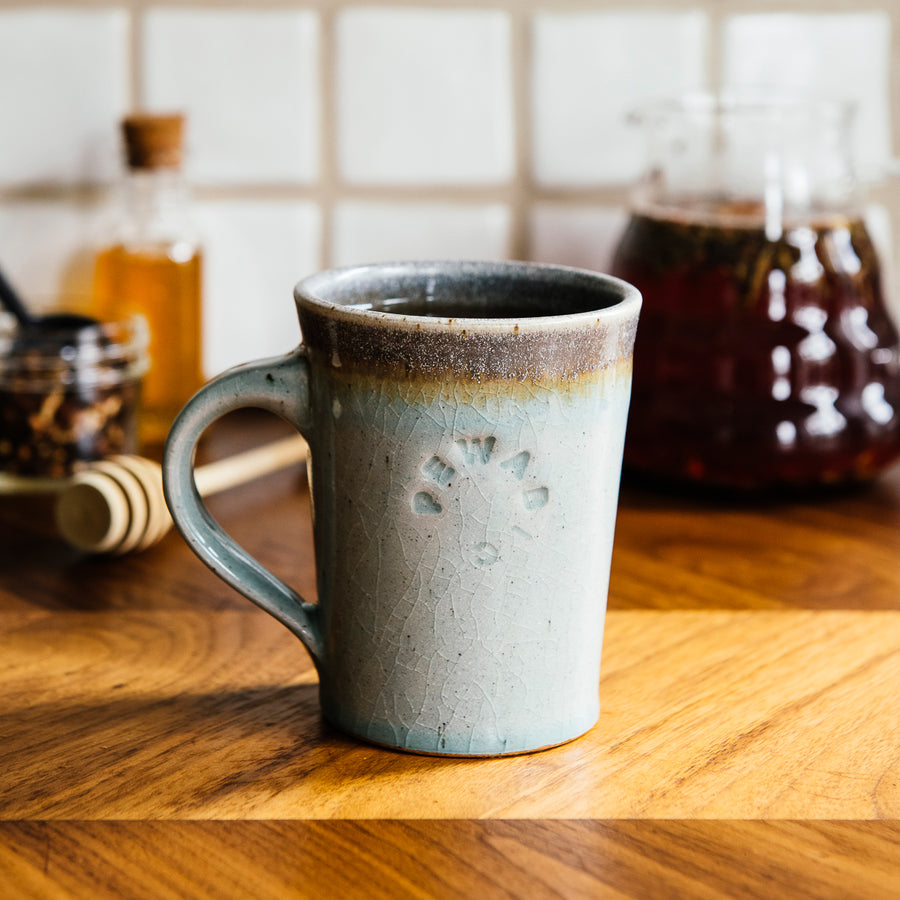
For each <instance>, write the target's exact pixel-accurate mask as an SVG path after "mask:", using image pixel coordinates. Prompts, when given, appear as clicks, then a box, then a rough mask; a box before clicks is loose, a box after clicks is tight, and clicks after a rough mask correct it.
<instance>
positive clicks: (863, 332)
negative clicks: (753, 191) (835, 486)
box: [613, 212, 900, 489]
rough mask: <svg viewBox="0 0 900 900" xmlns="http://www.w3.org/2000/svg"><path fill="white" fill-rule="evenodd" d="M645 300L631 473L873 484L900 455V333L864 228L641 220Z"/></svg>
mask: <svg viewBox="0 0 900 900" xmlns="http://www.w3.org/2000/svg"><path fill="white" fill-rule="evenodd" d="M613 271H614V273H615V274H617V275H619V276H620V277H622V278H624V279H626V280H627V281H630V282H632V283H633V284H634V285H635V286H636V287H637V288H638V289H639V290H640V291H641V292H642V293H643V297H644V303H643V308H642V310H641V320H640V325H639V327H638V335H637V342H636V346H635V358H634V388H633V394H632V404H631V412H630V417H629V424H628V437H627V439H626V450H625V462H626V466H627V467H628V468H629V469H630V470H631V471H633V472H634V471H638V472H643V473H647V474H649V475H652V476H657V477H662V478H664V479H666V480H687V481H691V482H701V483H708V484H711V485H718V486H724V487H729V488H748V489H757V488H763V487H768V488H772V487H777V486H784V485H788V486H812V485H821V484H825V483H835V482H844V481H853V480H858V479H864V478H867V477H870V476H872V475H875V474H877V473H878V472H879V471H880V470H881V469H883V468H884V467H885V466H886V465H887V464H888V463H890V462H891V461H893V460H894V459H895V458H896V457H897V456H898V455H900V371H898V334H897V330H896V327H895V325H894V323H893V321H892V319H891V318H890V316H889V314H888V312H887V309H886V305H885V298H884V296H883V294H882V283H881V276H880V270H879V265H878V260H877V258H876V253H875V250H874V247H873V245H872V242H871V239H870V237H869V234H868V232H867V231H866V227H865V225H864V223H863V222H862V221H861V220H860V219H858V218H840V217H832V218H831V219H828V220H822V221H821V222H816V223H808V224H802V225H797V226H796V227H784V228H783V229H780V228H778V227H776V229H775V234H772V229H771V228H770V230H769V233H768V234H767V233H766V230H765V228H764V225H763V223H762V222H761V221H760V220H758V219H757V220H753V219H752V218H751V219H748V218H746V217H733V216H732V217H730V218H729V217H725V216H718V217H717V216H715V215H703V216H701V215H695V216H692V215H691V213H690V212H688V213H684V212H682V213H680V214H671V215H663V214H660V215H656V214H637V215H635V216H633V217H632V219H631V222H630V224H629V226H628V228H627V230H626V233H625V235H624V237H623V239H622V241H621V243H620V246H619V249H618V252H617V255H616V258H615V260H614V264H613Z"/></svg>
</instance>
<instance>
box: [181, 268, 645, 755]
mask: <svg viewBox="0 0 900 900" xmlns="http://www.w3.org/2000/svg"><path fill="white" fill-rule="evenodd" d="M295 296H296V300H297V305H298V311H299V316H300V324H301V330H302V333H303V345H302V346H301V348H300V350H299V351H298V352H297V354H295V355H294V356H293V357H291V363H290V366H291V369H290V371H291V372H292V373H293V374H294V375H295V376H296V377H295V378H293V379H291V378H289V379H287V380H284V379H283V378H280V377H278V375H277V372H278V371H281V370H282V369H283V367H284V364H283V363H282V364H280V368H279V366H273V365H271V361H270V364H269V365H268V369H269V370H271V371H265V373H264V375H263V377H262V378H260V372H263V371H264V370H266V367H267V364H266V363H265V362H263V363H259V364H253V365H252V366H251V367H248V368H249V369H250V370H252V371H255V376H253V377H254V378H255V381H254V384H255V385H256V387H255V388H252V389H251V388H244V387H242V383H241V382H240V381H238V382H234V383H232V385H231V388H230V392H229V394H228V396H229V397H231V396H237V395H239V394H240V393H241V391H244V393H245V395H246V394H247V393H249V394H253V392H254V391H256V392H257V393H259V391H260V385H265V384H270V385H272V386H273V387H272V388H271V390H272V393H273V395H275V396H278V397H279V399H278V401H277V403H279V404H280V408H279V409H278V411H280V412H281V413H282V414H283V415H285V416H286V418H288V419H290V420H291V421H293V422H294V424H295V425H296V426H297V427H298V428H299V430H300V431H301V432H302V433H303V434H304V435H305V436H306V437H307V440H308V441H309V444H310V475H311V483H312V494H313V508H314V523H313V524H314V532H315V543H316V561H317V575H318V593H319V602H318V604H317V605H315V606H311V605H309V604H304V603H302V601H300V598H295V600H296V602H295V607H296V613H294V612H292V611H291V609H290V606H289V604H288V603H286V602H280V603H279V604H274V605H277V606H278V608H277V609H273V608H270V607H271V606H272V605H273V604H269V606H267V605H266V603H265V602H260V595H261V594H266V592H267V591H269V593H271V590H270V589H269V588H268V587H267V586H265V585H264V584H262V583H257V584H248V582H250V581H253V578H256V580H257V582H259V578H258V577H257V576H256V575H253V576H252V577H249V576H247V574H246V573H245V572H243V571H240V567H237V568H236V567H235V566H234V565H230V564H226V565H224V566H222V565H221V563H220V560H221V557H222V556H223V554H222V552H221V549H219V548H213V550H212V551H210V549H209V548H208V547H204V545H203V541H202V540H201V541H199V542H197V541H196V540H195V541H194V547H195V550H197V552H198V553H199V554H200V555H201V557H203V558H206V560H207V562H208V563H210V565H212V567H213V568H214V569H216V570H217V571H219V573H220V574H222V575H223V577H225V578H226V580H229V581H230V582H231V583H232V584H234V585H235V586H236V587H237V588H238V589H239V590H242V591H243V592H244V593H245V594H247V596H249V597H250V598H251V599H253V600H254V601H255V602H258V603H260V605H262V606H263V607H264V608H269V611H270V612H273V614H275V615H277V616H278V617H279V618H280V619H281V620H282V621H284V622H285V624H287V625H288V627H291V628H292V630H294V631H295V633H297V634H298V635H299V636H300V637H301V638H302V639H303V640H304V641H305V642H306V644H307V646H308V647H309V648H310V651H311V652H312V654H313V656H314V658H315V659H316V663H317V666H318V670H319V675H320V693H321V703H322V709H323V713H324V715H325V717H326V718H327V719H328V720H329V721H331V722H332V723H333V724H334V725H336V726H338V727H339V728H341V729H343V730H346V731H348V732H350V733H352V734H354V735H357V736H359V737H362V738H364V739H366V740H369V741H373V742H376V743H380V744H385V745H388V746H391V747H399V748H402V749H406V750H413V751H417V752H423V753H437V754H449V755H496V754H505V753H521V752H526V751H530V750H535V749H539V748H542V747H546V746H551V745H554V744H558V743H561V742H564V741H567V740H571V739H572V738H575V737H577V736H578V735H580V734H582V733H583V732H585V731H586V730H588V729H589V728H590V727H591V726H592V725H593V724H594V722H595V721H596V720H597V716H598V714H599V698H598V680H599V673H600V657H601V646H602V637H603V623H604V618H605V609H606V595H607V585H608V578H609V567H610V556H611V553H612V544H613V531H614V525H615V517H616V504H617V498H618V487H619V475H620V470H621V459H622V447H623V442H624V435H625V424H626V418H627V413H628V403H629V396H630V384H631V351H632V346H633V342H634V334H635V327H636V324H637V315H638V309H639V306H640V297H639V295H638V294H637V292H636V291H635V290H634V289H632V288H630V287H629V286H628V285H626V284H624V283H623V282H618V281H615V280H614V279H609V278H606V277H604V276H599V275H596V274H592V273H585V272H579V271H577V270H571V269H561V268H553V267H546V266H531V265H525V264H515V263H506V264H504V263H491V264H476V263H415V264H402V265H396V266H379V267H364V268H359V269H353V270H339V271H336V272H326V273H322V274H320V275H317V276H314V277H313V278H311V279H308V280H307V281H305V282H303V283H301V284H300V285H299V286H298V288H297V290H296V292H295ZM385 301H391V302H390V303H387V304H386V303H385ZM380 309H386V310H392V311H389V312H385V311H379V310H380ZM404 310H415V311H416V312H417V313H424V314H416V315H410V314H404ZM432 310H434V311H435V313H437V315H434V314H431V313H432ZM444 313H447V315H444ZM450 313H453V314H452V315H451V314H450ZM260 367H262V368H260ZM273 373H276V374H273ZM247 377H250V376H249V375H248V376H247ZM213 390H214V389H213ZM261 390H262V391H263V392H265V390H267V388H265V387H263V388H261ZM291 392H293V395H295V396H291V397H287V396H285V394H288V393H291ZM223 396H224V395H223ZM297 396H299V397H301V398H302V399H301V401H300V402H295V401H296V397H297ZM257 399H258V398H257ZM195 402H198V401H195ZM199 402H201V403H202V400H201V401H199ZM223 402H224V403H226V405H227V404H228V403H231V402H232V401H231V400H227V401H220V404H219V406H220V407H221V405H222V403H223ZM269 405H270V406H271V407H272V408H275V407H274V405H273V404H269ZM173 430H174V429H173ZM173 512H174V510H173ZM175 518H176V521H178V519H179V515H177V514H176V515H175ZM186 518H187V520H188V527H187V528H183V529H182V530H183V531H185V532H186V536H189V535H190V534H191V533H192V531H196V530H197V529H195V528H193V527H192V524H193V520H192V519H191V517H190V515H188V516H187V517H186ZM179 527H181V526H179ZM200 530H202V526H201V529H200ZM189 539H190V537H189ZM222 568H224V569H225V570H226V571H225V572H223V571H222ZM266 574H267V573H266ZM268 577H269V578H270V579H271V576H268ZM273 580H274V579H273Z"/></svg>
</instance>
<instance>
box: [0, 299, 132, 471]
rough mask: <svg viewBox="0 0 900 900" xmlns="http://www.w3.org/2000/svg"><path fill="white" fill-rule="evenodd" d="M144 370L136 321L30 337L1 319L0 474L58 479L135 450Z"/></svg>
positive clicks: (10, 320)
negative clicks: (88, 463) (102, 460)
mask: <svg viewBox="0 0 900 900" xmlns="http://www.w3.org/2000/svg"><path fill="white" fill-rule="evenodd" d="M146 368H147V328H146V324H145V322H144V320H143V319H142V318H140V317H133V318H130V319H127V320H123V321H121V322H109V323H101V324H98V325H96V326H91V327H87V328H80V329H77V330H71V331H55V330H43V329H42V330H39V331H35V332H34V333H28V332H23V331H22V330H21V329H19V328H18V327H17V326H16V323H15V320H14V319H13V318H12V317H11V316H0V472H2V473H4V474H5V475H7V476H13V477H17V478H40V479H46V478H51V479H52V478H62V477H65V476H67V475H70V474H72V472H73V471H75V470H76V469H77V468H78V467H79V465H80V464H82V463H86V462H91V461H93V460H97V459H102V458H104V457H106V456H110V455H113V454H116V453H131V452H135V450H136V449H137V423H138V406H139V398H140V386H141V378H142V376H143V374H144V372H145V371H146Z"/></svg>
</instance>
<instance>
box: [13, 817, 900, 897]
mask: <svg viewBox="0 0 900 900" xmlns="http://www.w3.org/2000/svg"><path fill="white" fill-rule="evenodd" d="M898 855H900V828H898V826H897V825H896V824H894V823H884V822H735V821H726V822H684V821H656V822H639V821H625V822H597V821H593V822H592V821H558V820H557V821H552V822H547V821H541V820H531V821H527V822H526V821H488V822H483V821H477V822H473V821H444V822H441V821H423V820H419V821H412V822H404V821H391V822H384V821H381V822H370V821H363V822H352V821H343V822H332V821H329V822H278V821H274V822H273V821H269V822H25V823H0V871H2V872H4V873H5V875H6V877H7V879H9V881H8V882H7V883H9V882H10V881H12V880H14V882H15V884H16V885H18V886H19V887H20V888H21V890H22V894H21V895H20V896H30V897H44V898H47V900H54V898H84V900H106V898H108V900H121V898H123V897H128V898H131V900H182V898H184V897H192V898H216V900H219V898H223V897H242V898H243V897H253V898H269V897H301V898H306V897H309V898H317V900H318V898H321V900H333V898H336V897H341V898H343V897H350V898H353V897H370V898H373V900H397V898H421V900H427V898H447V900H452V898H463V897H464V898H470V897H490V898H510V900H518V898H528V900H543V898H564V900H577V898H598V897H599V898H633V900H648V898H673V900H674V898H678V900H684V898H699V900H705V898H720V897H729V898H736V900H739V898H758V897H778V896H789V897H791V898H793V900H847V898H848V897H866V898H872V900H875V898H879V900H880V898H883V900H893V898H896V896H897V891H896V887H897V883H896V862H895V861H896V859H897V857H898ZM782 888H785V890H784V892H782V890H781V889H782Z"/></svg>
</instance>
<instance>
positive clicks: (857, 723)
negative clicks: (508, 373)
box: [0, 414, 900, 900]
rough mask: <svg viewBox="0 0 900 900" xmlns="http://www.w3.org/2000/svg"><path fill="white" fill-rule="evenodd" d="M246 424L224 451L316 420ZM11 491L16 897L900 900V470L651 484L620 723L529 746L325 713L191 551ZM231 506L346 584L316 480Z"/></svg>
mask: <svg viewBox="0 0 900 900" xmlns="http://www.w3.org/2000/svg"><path fill="white" fill-rule="evenodd" d="M286 433H288V432H287V429H286V426H284V425H283V424H282V423H280V422H278V421H277V420H275V419H273V418H272V417H270V416H264V415H262V414H237V415H234V416H231V417H229V419H228V420H226V421H225V422H223V423H222V424H221V425H220V426H217V427H216V428H215V429H214V430H213V431H212V433H211V434H210V436H209V437H208V438H207V439H206V440H205V442H204V445H203V447H202V448H201V460H214V459H217V458H222V457H224V456H227V455H229V454H230V453H233V452H236V451H237V450H240V449H247V448H248V447H251V446H255V445H258V444H260V443H262V442H265V441H268V440H272V439H274V438H276V437H279V436H282V435H283V434H286ZM50 502H51V501H50V499H49V498H46V497H22V496H15V497H0V897H2V898H4V900H5V898H6V897H7V896H9V897H13V898H18V897H54V898H55V897H135V898H140V897H232V896H234V897H245V896H253V897H282V896H286V897H293V896H299V897H307V896H308V897H326V896H328V897H336V896H340V897H355V896H359V897H470V896H479V897H480V896H484V897H596V896H600V897H607V896H609V897H634V898H647V897H650V898H653V897H695V896H696V897H792V898H793V897H799V898H805V897H810V898H818V897H895V896H898V885H900V826H898V825H897V821H896V820H897V819H898V818H900V689H898V685H900V468H897V467H895V468H894V469H893V470H892V471H891V472H890V473H888V474H887V475H886V476H885V477H884V478H882V479H880V480H879V481H878V482H876V483H874V484H872V485H869V486H866V487H863V488H861V489H858V490H855V491H845V492H841V493H835V494H833V495H831V496H828V497H824V498H815V499H813V498H794V499H785V500H782V501H781V502H775V501H773V500H771V499H769V500H764V499H761V498H760V499H755V500H752V499H742V500H733V499H731V500H729V499H727V498H717V497H700V496H693V495H689V494H684V493H678V492H673V491H664V490H660V489H658V488H651V487H649V486H645V485H639V484H636V483H631V482H630V481H626V484H625V486H624V489H623V494H622V502H621V506H620V512H619V520H618V528H617V538H616V547H615V552H614V557H613V570H612V578H611V586H610V613H609V615H608V618H607V634H606V639H605V643H604V660H603V673H602V678H601V683H600V685H599V691H600V696H601V703H602V713H601V718H600V721H599V722H598V724H597V726H596V727H595V728H594V729H593V730H592V731H591V732H589V734H587V735H586V736H584V737H583V738H580V739H579V740H576V741H574V742H572V743H570V744H568V745H566V746H563V747H560V748H557V749H554V750H551V751H547V752H545V753H539V754H534V755H531V756H523V757H517V758H510V759H498V760H480V761H473V760H452V759H434V758H425V757H416V756H410V755H406V754H402V753H397V752H392V751H386V750H383V749H379V748H375V747H370V746H368V745H365V744H362V743H359V742H357V741H355V740H353V739H351V738H348V737H345V736H344V735H342V734H340V733H338V732H336V731H334V730H333V729H331V728H330V727H329V726H327V725H326V724H325V723H323V722H322V720H321V717H320V715H319V708H318V702H317V686H316V678H315V672H314V670H313V669H312V667H311V665H310V663H309V659H308V657H307V655H306V653H305V651H304V650H303V649H302V647H301V646H300V645H299V643H298V642H297V641H296V639H294V638H293V637H292V636H291V635H290V634H289V633H288V632H287V631H286V630H284V629H283V628H282V627H281V626H279V625H278V624H277V623H275V622H274V621H272V620H270V619H269V618H268V617H266V616H265V615H264V614H263V613H261V612H260V611H258V610H256V609H255V608H254V607H252V606H251V605H250V604H249V603H248V602H247V601H246V600H244V599H242V598H241V597H239V596H237V595H236V594H234V592H233V591H231V590H230V589H229V588H227V587H226V586H225V585H224V584H222V583H221V582H220V581H218V579H216V578H215V577H214V576H213V575H212V574H211V573H209V572H208V571H207V570H206V569H205V568H204V567H203V566H202V564H200V563H199V562H198V561H197V560H196V559H195V558H194V557H193V556H192V554H191V553H190V551H189V550H188V549H187V547H186V546H185V545H184V544H183V542H182V541H181V539H180V537H179V536H178V535H177V534H175V533H172V534H169V535H168V536H167V537H166V538H165V539H164V540H163V541H162V542H161V543H160V544H158V545H157V546H155V547H152V548H150V549H149V550H147V551H146V552H145V553H142V554H136V555H130V556H125V557H122V558H119V559H105V558H94V557H89V556H84V555H81V554H79V553H77V552H75V551H73V550H72V549H71V548H69V547H67V546H66V545H64V544H63V543H62V542H61V541H60V540H59V539H58V538H57V537H56V536H55V535H54V533H53V528H52V509H51V508H50ZM209 506H210V509H211V511H212V512H213V514H214V515H215V516H216V517H217V518H218V519H219V520H220V521H221V522H222V523H223V524H224V525H225V527H226V528H227V529H228V530H229V531H230V532H231V533H232V534H233V535H234V536H235V537H236V538H237V539H238V540H239V541H241V542H242V543H243V544H244V545H245V546H246V547H247V548H248V550H250V552H252V553H253V554H254V555H256V556H257V557H258V558H259V559H260V560H261V561H263V562H264V563H265V564H266V565H267V566H268V567H270V568H271V569H272V570H273V571H275V572H276V573H277V574H279V575H280V576H281V577H283V578H285V579H286V580H288V581H289V582H290V583H291V584H292V585H294V586H295V587H296V588H297V589H298V590H300V591H301V592H302V593H303V594H304V595H305V596H306V597H307V598H308V599H311V600H312V599H314V598H315V571H314V566H313V559H312V544H311V541H312V538H311V524H310V510H309V497H308V493H307V490H306V481H305V476H304V474H303V470H302V467H296V468H294V469H291V470H286V471H283V472H279V473H276V474H273V475H269V476H266V477H265V478H262V479H260V480H259V481H257V482H254V483H253V484H250V485H244V486H242V487H239V488H236V489H234V490H233V491H228V492H226V493H223V494H221V495H217V496H216V497H213V498H211V499H210V501H209Z"/></svg>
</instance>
